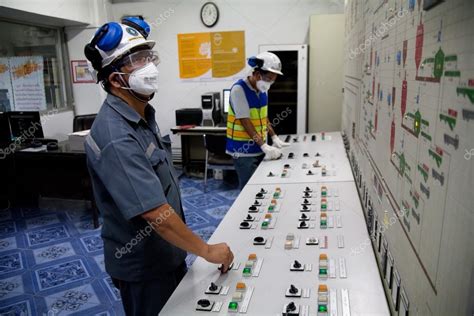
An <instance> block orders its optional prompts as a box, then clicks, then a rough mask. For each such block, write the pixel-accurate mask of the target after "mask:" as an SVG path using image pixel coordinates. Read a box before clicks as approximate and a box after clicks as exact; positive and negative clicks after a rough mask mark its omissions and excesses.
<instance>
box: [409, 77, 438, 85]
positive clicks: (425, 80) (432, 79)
mask: <svg viewBox="0 0 474 316" xmlns="http://www.w3.org/2000/svg"><path fill="white" fill-rule="evenodd" d="M415 79H416V80H417V81H423V82H435V83H439V82H440V79H439V78H434V77H421V76H416V77H415Z"/></svg>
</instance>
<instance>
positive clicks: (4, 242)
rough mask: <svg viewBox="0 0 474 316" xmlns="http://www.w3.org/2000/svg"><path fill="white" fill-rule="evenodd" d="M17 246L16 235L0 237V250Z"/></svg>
mask: <svg viewBox="0 0 474 316" xmlns="http://www.w3.org/2000/svg"><path fill="white" fill-rule="evenodd" d="M16 248H18V245H17V242H16V237H15V236H12V237H5V238H2V239H0V252H2V251H7V250H12V249H16Z"/></svg>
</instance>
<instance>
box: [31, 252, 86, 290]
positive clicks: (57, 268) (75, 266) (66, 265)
mask: <svg viewBox="0 0 474 316" xmlns="http://www.w3.org/2000/svg"><path fill="white" fill-rule="evenodd" d="M34 276H35V281H36V286H37V289H38V290H39V291H44V290H48V289H51V288H55V287H58V286H62V285H66V284H69V283H72V282H76V281H81V280H84V279H87V278H89V277H90V274H89V272H88V270H87V268H86V266H85V264H84V261H83V260H82V259H73V260H70V261H65V262H61V263H57V264H52V265H50V266H47V267H44V268H39V269H37V270H35V271H34Z"/></svg>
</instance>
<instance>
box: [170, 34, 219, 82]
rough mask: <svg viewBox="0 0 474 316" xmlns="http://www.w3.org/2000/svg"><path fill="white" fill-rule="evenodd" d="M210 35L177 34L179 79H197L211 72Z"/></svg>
mask: <svg viewBox="0 0 474 316" xmlns="http://www.w3.org/2000/svg"><path fill="white" fill-rule="evenodd" d="M210 36H211V35H210V33H190V34H178V55H179V77H180V78H181V79H189V78H197V77H200V76H203V75H204V74H206V73H207V72H209V74H208V75H209V76H210V70H211V39H210Z"/></svg>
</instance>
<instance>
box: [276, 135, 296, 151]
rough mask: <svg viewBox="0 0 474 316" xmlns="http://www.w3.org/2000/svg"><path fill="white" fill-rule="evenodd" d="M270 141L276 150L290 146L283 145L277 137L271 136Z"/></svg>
mask: <svg viewBox="0 0 474 316" xmlns="http://www.w3.org/2000/svg"><path fill="white" fill-rule="evenodd" d="M272 141H273V146H275V147H276V148H282V147H289V146H290V145H291V144H290V143H285V142H284V141H282V140H281V139H280V137H278V135H273V136H272Z"/></svg>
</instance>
